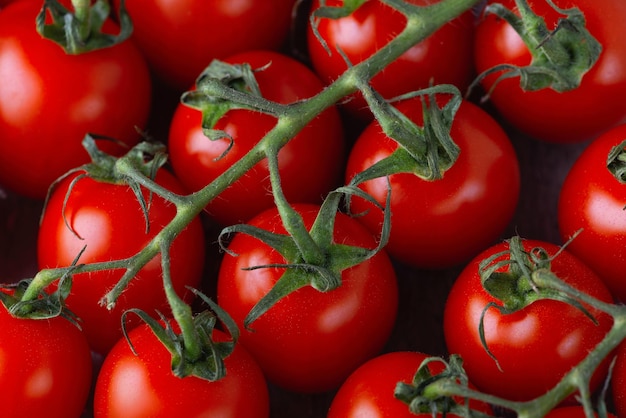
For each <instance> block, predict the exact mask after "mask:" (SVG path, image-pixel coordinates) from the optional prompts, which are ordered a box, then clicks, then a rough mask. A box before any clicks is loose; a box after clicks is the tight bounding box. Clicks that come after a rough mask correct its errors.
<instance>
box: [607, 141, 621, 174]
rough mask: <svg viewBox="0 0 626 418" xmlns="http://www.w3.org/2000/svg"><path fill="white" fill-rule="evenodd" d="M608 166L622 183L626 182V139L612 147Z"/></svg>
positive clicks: (608, 157)
mask: <svg viewBox="0 0 626 418" xmlns="http://www.w3.org/2000/svg"><path fill="white" fill-rule="evenodd" d="M606 167H607V169H608V170H609V171H610V172H611V174H612V175H613V177H615V179H616V180H617V181H619V182H620V183H626V139H624V140H623V141H622V142H620V143H619V144H618V145H616V146H614V147H613V148H611V150H610V151H609V155H608V156H607V158H606Z"/></svg>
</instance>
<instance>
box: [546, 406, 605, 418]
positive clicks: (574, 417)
mask: <svg viewBox="0 0 626 418" xmlns="http://www.w3.org/2000/svg"><path fill="white" fill-rule="evenodd" d="M595 416H596V417H597V416H598V414H595ZM544 418H586V415H585V408H583V407H582V406H579V405H573V406H562V407H560V408H555V409H553V410H552V411H550V412H548V414H547V415H546V416H545V417H544ZM607 418H617V416H616V415H614V414H611V413H610V412H609V413H608V414H607Z"/></svg>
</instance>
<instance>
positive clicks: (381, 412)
mask: <svg viewBox="0 0 626 418" xmlns="http://www.w3.org/2000/svg"><path fill="white" fill-rule="evenodd" d="M428 357H429V356H427V355H426V354H424V353H420V352H411V351H397V352H390V353H386V354H382V355H380V356H378V357H375V358H373V359H371V360H369V361H367V362H366V363H364V364H363V365H361V366H360V367H359V368H358V369H356V370H355V371H354V372H353V373H352V374H351V375H350V377H348V378H347V379H346V381H345V382H344V383H343V384H342V385H341V387H340V388H339V390H338V391H337V393H336V394H335V396H334V398H333V401H332V404H331V405H330V409H329V410H328V416H327V418H357V417H364V416H366V417H381V418H383V417H394V418H411V417H423V418H427V417H433V414H432V413H431V412H424V413H421V414H413V413H411V411H410V410H409V407H408V405H407V404H405V403H404V402H402V401H401V400H399V399H397V398H395V397H394V390H395V388H396V384H397V383H398V382H404V383H406V384H411V383H412V381H413V376H414V375H415V372H417V369H418V368H419V366H420V365H421V364H422V362H423V361H424V360H425V359H426V358H428ZM428 368H429V370H430V371H431V373H432V374H437V373H440V372H442V371H443V370H444V365H443V364H442V363H440V362H431V363H429V366H428ZM459 402H463V400H459ZM470 406H471V408H472V409H475V410H479V411H481V412H483V413H486V414H489V413H491V408H490V407H489V406H488V405H486V404H483V403H480V402H476V401H472V402H471V405H470ZM436 416H437V417H443V415H442V414H441V413H439V414H437V415H436ZM446 416H448V417H458V415H455V414H447V415H446Z"/></svg>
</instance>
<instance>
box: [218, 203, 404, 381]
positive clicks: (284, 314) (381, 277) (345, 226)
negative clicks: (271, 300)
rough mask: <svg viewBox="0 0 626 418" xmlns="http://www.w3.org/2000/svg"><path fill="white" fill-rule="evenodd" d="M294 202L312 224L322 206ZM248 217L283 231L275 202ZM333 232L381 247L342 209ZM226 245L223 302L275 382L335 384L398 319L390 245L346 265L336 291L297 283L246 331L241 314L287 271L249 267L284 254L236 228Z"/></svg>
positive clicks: (340, 238)
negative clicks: (299, 285) (350, 264)
mask: <svg viewBox="0 0 626 418" xmlns="http://www.w3.org/2000/svg"><path fill="white" fill-rule="evenodd" d="M295 208H296V210H297V211H298V213H299V214H301V215H302V217H303V220H304V223H305V225H306V226H307V227H309V228H310V227H311V225H312V224H313V220H314V219H315V216H316V215H317V211H318V210H319V206H317V205H302V204H300V205H295ZM250 224H251V225H254V226H257V227H259V228H262V229H265V230H267V231H271V232H276V233H280V234H284V233H285V232H284V231H285V230H284V228H283V226H282V222H281V220H280V217H279V216H278V214H277V211H276V210H275V209H268V210H267V211H265V212H263V213H261V214H260V215H258V216H256V217H255V218H253V219H252V220H251V221H250ZM333 236H334V240H335V242H338V243H342V244H346V245H356V246H360V247H364V248H375V247H376V243H375V239H374V237H373V236H372V234H371V233H370V232H369V231H367V229H365V228H364V227H363V226H362V225H361V224H359V223H358V222H357V221H355V220H354V219H352V218H350V217H348V216H347V215H344V214H341V213H340V214H338V216H337V218H336V220H335V229H334V235H333ZM228 250H229V253H226V254H225V255H224V259H223V261H222V264H221V267H220V271H219V277H218V283H217V297H218V303H219V304H220V306H222V307H223V308H224V309H225V310H226V311H227V312H228V313H229V314H230V315H232V317H233V318H234V319H235V321H236V322H237V324H238V325H239V327H240V329H241V330H242V335H241V337H240V340H239V341H240V342H241V343H242V344H243V345H244V346H245V347H246V349H248V351H249V352H250V354H252V356H253V357H254V358H255V359H256V360H257V362H258V363H259V365H260V366H261V368H262V369H263V371H264V373H265V375H266V376H267V378H268V379H269V380H270V381H271V382H273V383H275V384H277V385H278V386H280V387H283V388H286V389H288V390H290V391H296V392H309V393H312V392H324V391H329V390H332V389H335V388H337V387H338V386H339V385H340V384H341V382H342V381H343V380H344V379H345V378H346V377H347V376H348V375H349V374H350V373H351V372H352V371H353V370H354V369H356V367H358V366H359V365H360V364H361V363H362V362H364V361H365V360H367V359H369V358H371V357H373V356H374V355H376V354H378V352H379V351H380V350H381V349H382V348H383V346H384V344H385V343H386V342H387V339H388V338H389V336H390V334H391V330H392V328H393V326H394V321H395V318H396V312H397V308H398V287H397V283H396V275H395V271H394V269H393V266H392V264H391V262H390V260H389V258H388V257H387V255H386V253H385V252H379V253H377V254H376V255H375V256H373V257H372V258H370V259H368V260H366V261H364V262H362V263H361V264H358V265H356V266H354V267H351V268H348V269H346V270H344V271H343V272H342V274H341V280H342V282H341V285H340V286H339V287H337V288H335V289H333V290H329V291H327V292H320V291H318V290H316V289H314V288H313V287H311V286H305V287H302V288H300V289H298V290H296V291H295V292H293V293H291V294H289V295H288V296H286V297H285V298H283V299H281V300H279V301H278V302H277V303H276V304H275V305H274V306H272V307H271V308H270V309H269V310H268V311H267V312H265V313H264V314H263V315H261V317H259V318H258V319H257V320H256V321H254V322H253V323H252V324H250V328H251V330H246V329H245V328H244V326H243V321H244V318H245V317H246V315H247V314H248V312H249V311H250V310H251V309H252V307H253V306H254V305H255V304H256V303H257V302H258V301H259V300H260V299H261V298H262V297H263V296H264V295H265V294H267V292H269V290H270V289H271V288H272V286H274V284H275V283H276V282H277V280H278V279H279V278H280V277H281V276H282V274H283V272H284V269H283V268H279V267H266V268H259V269H252V270H249V269H246V268H248V267H254V266H266V265H274V264H277V263H279V264H280V263H283V264H284V263H285V259H284V258H283V257H282V256H281V254H280V253H278V252H277V251H275V250H273V249H271V248H270V247H269V246H267V245H266V244H264V243H262V242H261V241H259V240H258V239H256V238H253V237H251V236H249V235H244V234H237V235H235V237H234V238H233V239H232V242H231V243H230V244H229V246H228ZM230 252H232V253H233V254H230Z"/></svg>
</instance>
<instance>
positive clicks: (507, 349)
mask: <svg viewBox="0 0 626 418" xmlns="http://www.w3.org/2000/svg"><path fill="white" fill-rule="evenodd" d="M523 246H524V249H525V250H526V251H530V250H531V249H532V248H534V247H541V248H543V249H545V250H546V252H547V253H548V256H553V255H554V254H556V252H557V251H558V250H559V247H557V246H556V245H554V244H550V243H547V242H542V241H536V240H525V241H523ZM508 248H509V246H508V243H506V242H503V243H499V244H496V245H494V246H492V247H490V248H488V249H486V250H485V251H484V252H483V253H481V254H480V255H478V256H477V257H476V258H475V259H474V260H473V261H472V262H470V263H469V264H468V265H467V266H466V267H465V268H464V269H463V271H462V272H461V274H460V275H459V277H458V278H457V280H456V282H455V283H454V285H453V286H452V288H451V290H450V293H449V295H448V300H447V302H446V305H445V309H444V318H443V319H444V322H443V326H444V336H445V340H446V344H447V347H448V350H449V352H450V353H455V354H459V355H460V356H461V357H462V358H463V360H464V362H463V366H464V368H465V370H466V371H467V375H468V377H469V379H470V381H471V382H472V383H474V384H475V385H476V386H477V387H478V388H479V389H480V390H482V391H484V392H487V393H491V394H494V395H496V396H500V397H504V398H506V399H511V400H517V401H526V400H530V399H532V398H534V397H537V396H540V395H542V394H543V393H545V392H546V391H547V390H548V389H551V388H552V387H553V386H555V385H556V384H557V383H558V382H559V380H560V379H561V378H562V377H563V376H564V375H565V374H566V373H567V372H568V371H569V370H570V369H571V368H572V367H574V366H575V365H576V364H578V363H579V362H580V361H581V360H583V359H584V358H585V357H586V355H587V354H588V353H589V352H590V351H591V350H593V348H594V347H595V346H596V344H597V343H598V342H600V341H601V340H602V338H603V337H604V336H605V334H606V333H607V332H608V330H609V329H610V328H611V324H612V320H611V317H610V316H608V315H607V314H603V313H601V312H597V311H595V310H592V309H591V308H590V307H587V309H589V312H590V313H591V314H592V315H594V317H595V318H596V319H597V321H598V324H597V325H596V324H594V322H593V321H591V319H590V318H588V317H587V316H586V315H585V314H584V313H583V312H581V311H580V310H579V309H578V308H576V307H574V306H571V305H568V304H566V303H565V302H560V301H554V300H539V301H536V302H534V303H532V304H531V305H529V306H527V307H525V308H523V309H521V310H519V311H517V312H515V313H512V314H508V315H505V314H501V313H500V312H499V311H498V310H497V309H495V308H491V309H489V310H488V311H487V312H486V314H485V316H484V322H483V323H484V335H485V340H486V344H487V347H488V348H489V350H490V351H491V352H492V353H493V355H494V356H495V358H496V359H497V361H498V362H499V364H500V367H501V369H502V370H499V369H498V365H497V364H496V362H495V361H494V359H493V358H491V357H490V356H489V354H488V352H487V351H486V350H485V348H484V347H483V345H482V343H481V340H480V334H479V324H480V317H481V314H482V312H483V310H484V308H485V306H487V304H489V303H490V302H496V303H498V302H499V301H497V300H496V299H495V298H494V297H492V296H491V295H489V294H488V293H487V291H486V290H485V289H484V288H483V286H482V284H481V280H480V276H479V263H480V262H481V261H483V260H485V259H486V258H487V257H490V256H491V255H494V254H497V253H500V252H502V251H506V250H508ZM498 260H504V256H502V257H500V258H498ZM551 270H552V271H553V272H554V274H556V275H557V276H558V277H559V278H561V279H562V280H565V281H567V283H568V284H570V285H571V286H573V287H575V288H577V289H578V290H580V291H583V292H586V293H587V294H590V295H592V296H594V297H596V298H598V299H600V300H603V301H605V302H611V300H612V299H611V295H610V293H609V291H608V290H607V288H606V287H605V286H604V284H603V283H602V281H601V280H600V278H599V277H598V276H597V275H596V274H595V273H593V271H591V269H589V268H588V267H587V266H586V265H584V264H583V263H582V262H581V261H580V260H578V259H577V258H576V257H574V256H573V255H572V254H570V253H569V252H567V251H566V250H564V251H562V252H561V253H560V254H559V255H558V256H557V257H556V258H554V259H553V260H552V263H551ZM500 271H504V270H502V269H501V270H500ZM599 371H600V373H596V375H595V376H594V379H592V386H593V387H594V388H595V387H597V385H598V384H599V383H601V382H602V379H604V378H605V377H606V367H602V368H601V369H599Z"/></svg>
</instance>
